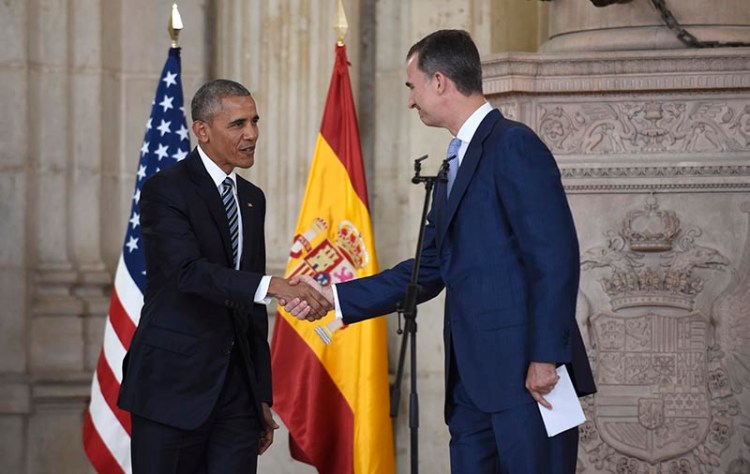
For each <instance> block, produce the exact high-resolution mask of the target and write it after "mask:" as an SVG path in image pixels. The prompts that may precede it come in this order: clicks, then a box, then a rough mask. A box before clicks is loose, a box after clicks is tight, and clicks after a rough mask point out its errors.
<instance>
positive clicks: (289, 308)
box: [279, 298, 300, 313]
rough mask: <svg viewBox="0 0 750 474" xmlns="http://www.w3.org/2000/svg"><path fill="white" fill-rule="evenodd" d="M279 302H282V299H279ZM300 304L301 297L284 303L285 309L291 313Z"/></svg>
mask: <svg viewBox="0 0 750 474" xmlns="http://www.w3.org/2000/svg"><path fill="white" fill-rule="evenodd" d="M279 302H281V300H279ZM298 304H300V299H299V298H294V299H293V300H292V301H289V302H288V303H287V304H285V305H284V309H285V310H286V312H287V313H291V312H292V310H293V309H294V308H295V307H296V306H297V305H298Z"/></svg>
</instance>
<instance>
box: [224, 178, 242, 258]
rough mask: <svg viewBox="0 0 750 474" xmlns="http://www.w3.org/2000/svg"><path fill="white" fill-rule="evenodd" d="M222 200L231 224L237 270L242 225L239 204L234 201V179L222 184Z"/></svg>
mask: <svg viewBox="0 0 750 474" xmlns="http://www.w3.org/2000/svg"><path fill="white" fill-rule="evenodd" d="M222 186H223V189H222V191H221V200H222V201H223V202H224V210H225V211H227V221H228V222H229V236H230V237H231V238H232V268H237V250H238V246H239V240H240V233H239V228H240V223H239V218H238V215H237V202H236V201H235V200H234V193H233V192H232V188H233V187H234V181H232V178H226V179H225V180H224V182H223V183H222Z"/></svg>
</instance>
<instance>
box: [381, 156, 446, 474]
mask: <svg viewBox="0 0 750 474" xmlns="http://www.w3.org/2000/svg"><path fill="white" fill-rule="evenodd" d="M453 158H455V156H451V157H448V158H446V159H445V160H443V164H442V165H441V166H440V171H438V174H437V176H421V175H420V172H421V171H422V161H424V160H425V159H427V155H424V156H422V157H420V158H417V159H416V160H414V177H413V178H412V179H411V182H412V183H414V184H419V183H424V188H425V196H424V207H423V208H422V220H421V221H420V224H419V238H418V239H417V252H416V255H415V257H414V266H413V267H412V271H411V281H410V282H409V284H408V285H407V287H406V296H404V301H403V302H401V303H400V304H399V305H398V309H397V311H398V314H399V334H403V336H402V338H401V352H400V354H399V356H398V372H397V373H396V383H395V384H394V386H393V393H392V394H391V418H396V417H397V416H398V406H399V401H400V399H401V379H402V378H403V376H404V358H405V357H406V345H407V343H408V342H409V340H411V354H410V358H409V360H410V366H411V373H410V377H409V378H410V380H411V392H410V394H409V432H410V435H411V450H410V453H411V472H412V474H417V472H419V468H418V462H419V455H418V448H419V443H418V440H419V436H418V431H419V396H418V395H417V294H418V293H419V285H418V284H417V276H418V275H419V266H420V264H421V260H422V245H423V243H422V241H423V239H424V229H425V225H426V224H427V211H428V210H429V207H430V197H431V196H432V189H433V187H434V186H435V183H436V182H437V181H440V182H442V183H445V182H447V181H448V166H449V161H450V160H452V159H453ZM401 315H403V316H404V330H403V331H401V328H400V321H401V320H400V316H401Z"/></svg>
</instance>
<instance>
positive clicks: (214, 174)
mask: <svg viewBox="0 0 750 474" xmlns="http://www.w3.org/2000/svg"><path fill="white" fill-rule="evenodd" d="M197 148H198V155H200V157H201V161H202V162H203V166H204V167H205V168H206V171H208V175H209V176H211V180H212V181H213V182H214V185H216V187H217V188H218V189H220V190H221V185H222V183H223V182H224V180H225V179H227V177H229V178H230V179H231V180H232V182H233V183H234V189H237V173H236V172H235V171H234V170H232V172H231V173H229V174H226V173H225V172H224V170H222V169H221V168H219V165H217V164H216V163H214V161H213V160H212V159H211V158H209V157H208V155H207V154H206V152H205V151H203V148H201V146H200V145H198V146H197Z"/></svg>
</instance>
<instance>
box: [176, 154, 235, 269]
mask: <svg viewBox="0 0 750 474" xmlns="http://www.w3.org/2000/svg"><path fill="white" fill-rule="evenodd" d="M185 159H186V160H188V163H187V164H188V170H190V179H191V180H192V181H193V184H195V188H196V191H197V192H198V195H199V196H200V197H201V199H202V200H203V202H204V203H205V204H206V207H208V211H209V214H210V215H211V218H212V219H213V220H214V223H215V224H216V227H217V228H218V229H219V234H221V241H222V243H223V244H224V252H225V253H226V256H227V262H231V261H232V241H231V238H230V236H229V222H228V221H227V212H226V210H224V204H223V203H222V202H221V196H219V191H218V189H217V188H216V185H215V184H214V182H213V180H212V179H211V176H210V175H209V174H208V171H206V168H205V166H203V163H202V162H201V158H200V155H199V154H198V149H197V148H196V149H193V151H192V152H191V153H190V155H188V157H187V158H185Z"/></svg>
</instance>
